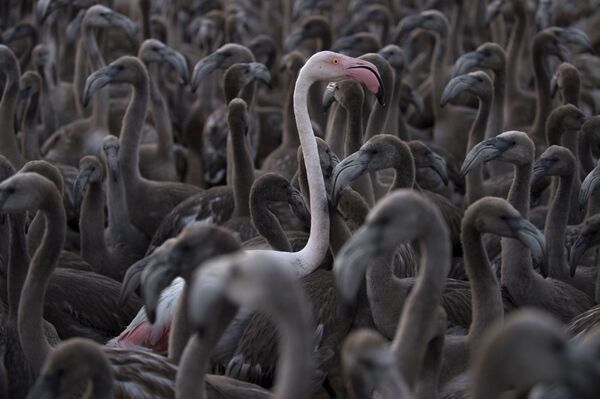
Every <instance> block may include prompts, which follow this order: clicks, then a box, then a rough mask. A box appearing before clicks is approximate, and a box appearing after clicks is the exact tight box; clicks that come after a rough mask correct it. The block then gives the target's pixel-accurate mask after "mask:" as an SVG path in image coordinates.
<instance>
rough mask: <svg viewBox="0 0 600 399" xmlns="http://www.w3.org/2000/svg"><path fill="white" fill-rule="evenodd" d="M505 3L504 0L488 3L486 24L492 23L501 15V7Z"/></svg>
mask: <svg viewBox="0 0 600 399" xmlns="http://www.w3.org/2000/svg"><path fill="white" fill-rule="evenodd" d="M503 5H504V0H494V1H492V2H491V3H489V4H488V6H487V8H486V10H485V24H486V25H488V24H490V23H491V22H492V21H493V20H494V19H495V18H496V17H497V16H498V15H500V9H501V8H502V6H503Z"/></svg>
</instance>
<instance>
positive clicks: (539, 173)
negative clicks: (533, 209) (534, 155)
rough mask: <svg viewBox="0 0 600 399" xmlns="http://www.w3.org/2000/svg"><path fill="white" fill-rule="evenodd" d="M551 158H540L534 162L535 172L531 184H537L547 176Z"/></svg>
mask: <svg viewBox="0 0 600 399" xmlns="http://www.w3.org/2000/svg"><path fill="white" fill-rule="evenodd" d="M550 162H551V161H550V160H549V159H546V158H540V159H538V160H537V161H535V163H534V164H533V173H532V175H531V185H532V186H533V185H535V184H536V183H538V182H539V181H540V179H542V178H543V177H545V176H546V171H547V170H548V168H549V167H550Z"/></svg>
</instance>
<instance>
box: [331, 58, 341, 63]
mask: <svg viewBox="0 0 600 399" xmlns="http://www.w3.org/2000/svg"><path fill="white" fill-rule="evenodd" d="M331 62H333V63H334V64H337V63H339V62H340V60H338V59H337V58H334V59H333V60H332V61H331Z"/></svg>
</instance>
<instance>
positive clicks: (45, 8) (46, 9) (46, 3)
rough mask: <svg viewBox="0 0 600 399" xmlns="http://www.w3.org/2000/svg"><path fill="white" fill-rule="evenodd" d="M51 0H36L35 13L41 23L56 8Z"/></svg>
mask: <svg viewBox="0 0 600 399" xmlns="http://www.w3.org/2000/svg"><path fill="white" fill-rule="evenodd" d="M53 4H54V1H52V0H38V2H37V5H36V7H35V11H36V15H37V17H38V20H39V21H40V23H41V24H43V23H44V22H45V21H46V18H48V16H50V14H52V12H53V11H54V10H55V9H56V6H54V5H53Z"/></svg>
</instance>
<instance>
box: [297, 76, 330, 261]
mask: <svg viewBox="0 0 600 399" xmlns="http://www.w3.org/2000/svg"><path fill="white" fill-rule="evenodd" d="M308 73H310V72H308V70H307V69H306V66H305V67H303V68H302V69H301V70H300V74H299V75H298V79H297V81H296V87H295V89H294V114H295V115H296V124H297V126H298V135H299V137H300V145H301V146H302V153H303V155H304V162H305V164H306V175H307V179H308V185H309V190H310V211H311V217H310V226H311V227H310V237H309V238H308V242H307V243H306V246H305V247H304V248H303V249H302V251H301V252H300V254H301V256H302V258H303V259H304V261H305V263H306V264H308V265H311V266H314V267H315V268H316V266H317V265H318V264H320V263H321V262H322V261H323V258H324V257H325V254H326V253H327V249H328V248H329V204H328V201H327V193H326V191H325V182H324V180H323V174H322V172H321V164H320V162H319V153H318V150H317V141H316V140H315V136H314V133H313V129H312V125H311V122H310V116H309V114H308V106H307V99H308V89H309V88H310V85H311V84H312V83H313V82H314V80H313V79H312V78H311V77H310V76H307V74H308Z"/></svg>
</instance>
